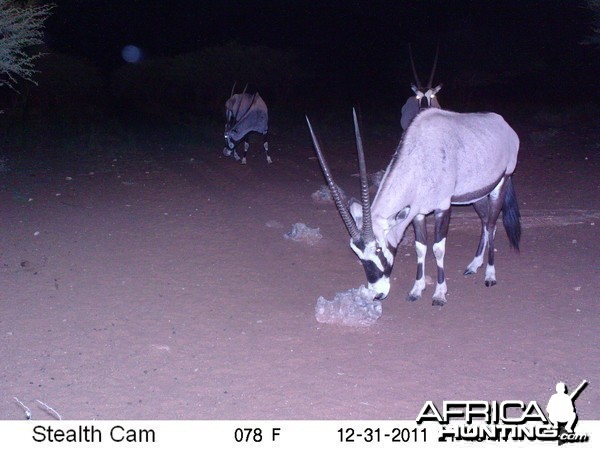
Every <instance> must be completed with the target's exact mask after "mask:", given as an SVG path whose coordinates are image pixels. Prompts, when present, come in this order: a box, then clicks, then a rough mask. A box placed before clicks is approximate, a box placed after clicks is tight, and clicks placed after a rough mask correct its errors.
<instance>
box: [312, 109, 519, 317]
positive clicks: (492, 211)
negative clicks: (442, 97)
mask: <svg viewBox="0 0 600 450" xmlns="http://www.w3.org/2000/svg"><path fill="white" fill-rule="evenodd" d="M307 122H308V126H309V129H310V133H311V136H312V140H313V143H314V146H315V149H316V152H317V156H318V158H319V162H320V163H321V168H322V169H323V173H324V175H325V178H326V180H327V183H328V185H329V188H330V190H331V193H332V197H333V198H334V200H335V203H336V205H337V208H338V210H339V212H340V215H341V216H342V219H343V220H344V223H345V224H346V227H347V229H348V232H349V233H350V236H351V240H350V246H351V247H352V250H354V252H355V253H356V255H357V256H358V257H359V259H360V261H361V262H362V265H363V267H364V270H365V273H366V275H367V280H368V284H369V288H371V289H372V290H374V291H375V292H376V298H380V299H381V298H385V297H386V296H387V295H388V293H389V290H390V273H391V271H392V266H393V264H394V255H395V253H396V249H397V247H398V244H399V243H400V241H401V239H402V237H403V235H404V232H405V230H406V227H408V225H409V224H410V223H411V222H412V223H413V225H414V229H415V247H416V253H417V279H416V281H415V284H414V286H413V288H412V290H411V291H410V293H409V295H408V300H410V301H414V300H417V299H419V298H420V297H421V293H422V291H423V290H424V289H425V254H426V251H427V228H426V224H425V216H427V215H428V214H430V213H434V215H435V242H434V244H433V253H434V255H435V259H436V262H437V285H436V288H435V292H434V294H433V305H440V306H441V305H444V304H445V303H446V292H447V288H446V280H445V275H444V253H445V247H446V236H447V234H448V224H449V221H450V205H451V204H459V205H462V204H473V205H474V207H475V210H476V211H477V214H478V215H479V217H480V219H481V223H482V232H481V238H480V241H479V246H478V247H477V252H476V254H475V258H474V259H473V261H472V262H471V263H470V264H469V266H468V267H467V269H466V270H465V275H467V274H472V273H475V272H476V271H477V269H478V268H479V267H480V266H481V265H482V263H483V252H484V250H485V248H486V246H487V247H488V264H487V268H486V271H485V284H486V286H493V285H494V284H496V276H495V269H494V237H495V232H496V221H497V219H498V216H499V214H500V211H502V213H503V223H504V227H505V229H506V232H507V235H508V238H509V242H510V245H511V247H513V248H514V249H515V250H517V251H518V249H519V240H520V235H521V225H520V215H519V208H518V205H517V199H516V196H515V191H514V188H513V185H512V179H511V176H512V174H513V172H514V170H515V166H516V164H517V153H518V151H519V138H518V136H517V134H516V133H515V132H514V131H513V129H512V128H511V127H510V126H509V125H508V124H507V123H506V122H505V121H504V119H503V118H502V117H501V116H499V115H498V114H494V113H470V114H460V113H455V112H451V111H445V110H441V109H437V108H430V109H427V110H425V111H423V112H421V113H420V114H419V115H417V117H416V118H415V119H414V120H413V122H412V124H411V126H410V127H409V128H408V130H406V133H405V134H404V136H403V137H402V140H401V141H400V144H399V146H398V148H397V149H396V152H395V154H394V156H393V158H392V161H391V162H390V164H389V165H388V167H387V169H386V171H385V174H384V176H383V179H382V180H381V184H380V185H379V189H378V191H377V194H376V195H375V198H374V200H373V203H372V204H371V203H370V199H369V186H368V183H367V170H366V166H365V157H364V152H363V147H362V138H361V135H360V130H359V128H358V121H357V119H356V113H354V127H355V134H356V145H357V149H358V161H359V173H360V183H361V204H360V205H359V204H358V202H356V201H354V202H352V203H351V204H350V206H349V207H348V206H346V204H344V203H343V202H342V200H341V196H340V194H339V191H338V187H337V185H336V184H335V182H334V181H333V178H332V176H331V173H330V171H329V168H328V166H327V163H326V161H325V158H324V156H323V153H322V151H321V148H320V146H319V143H318V141H317V138H316V135H315V133H314V131H313V129H312V126H311V124H310V122H309V121H308V118H307Z"/></svg>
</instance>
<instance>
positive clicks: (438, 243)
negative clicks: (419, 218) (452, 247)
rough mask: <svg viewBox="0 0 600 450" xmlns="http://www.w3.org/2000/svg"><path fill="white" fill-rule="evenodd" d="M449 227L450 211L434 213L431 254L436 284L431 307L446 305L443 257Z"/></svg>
mask: <svg viewBox="0 0 600 450" xmlns="http://www.w3.org/2000/svg"><path fill="white" fill-rule="evenodd" d="M449 225H450V209H449V208H448V209H445V210H436V211H435V243H434V244H433V254H434V255H435V262H436V264H437V284H436V286H435V292H434V293H433V305H434V306H443V305H445V304H446V293H447V292H448V288H447V287H446V275H445V273H444V255H445V254H446V236H448V226H449Z"/></svg>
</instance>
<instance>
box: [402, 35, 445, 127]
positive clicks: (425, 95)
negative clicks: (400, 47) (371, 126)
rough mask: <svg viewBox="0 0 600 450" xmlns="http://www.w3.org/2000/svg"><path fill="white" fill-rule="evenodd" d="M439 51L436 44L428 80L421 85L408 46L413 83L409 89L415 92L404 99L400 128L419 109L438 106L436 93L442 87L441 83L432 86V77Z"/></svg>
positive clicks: (407, 123)
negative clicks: (425, 84)
mask: <svg viewBox="0 0 600 450" xmlns="http://www.w3.org/2000/svg"><path fill="white" fill-rule="evenodd" d="M439 52H440V47H439V46H438V47H437V49H436V51H435V58H434V60H433V66H432V68H431V74H430V75H429V81H428V82H427V86H423V85H422V84H421V81H420V80H419V75H417V70H416V69H415V61H414V60H413V55H412V48H411V46H410V45H409V46H408V53H409V55H410V65H411V67H412V71H413V76H414V81H415V82H414V83H413V84H411V86H410V87H411V89H412V91H413V92H414V93H415V95H413V96H411V97H409V98H408V100H406V103H404V106H402V117H401V118H400V124H401V125H402V129H403V130H406V129H407V128H408V126H409V125H410V123H411V122H412V121H413V119H414V118H415V116H416V115H417V114H419V112H420V111H422V110H424V109H426V108H440V103H439V102H438V99H437V93H438V92H439V91H440V89H442V84H441V83H440V84H438V85H437V86H435V87H433V77H434V75H435V69H436V67H437V61H438V55H439Z"/></svg>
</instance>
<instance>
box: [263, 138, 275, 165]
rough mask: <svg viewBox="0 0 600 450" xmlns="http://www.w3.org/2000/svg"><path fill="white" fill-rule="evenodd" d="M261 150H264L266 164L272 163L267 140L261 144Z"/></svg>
mask: <svg viewBox="0 0 600 450" xmlns="http://www.w3.org/2000/svg"><path fill="white" fill-rule="evenodd" d="M263 148H264V149H265V155H266V156H267V163H268V164H271V163H272V162H273V160H272V159H271V157H270V156H269V142H268V141H267V140H265V142H263Z"/></svg>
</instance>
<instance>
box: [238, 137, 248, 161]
mask: <svg viewBox="0 0 600 450" xmlns="http://www.w3.org/2000/svg"><path fill="white" fill-rule="evenodd" d="M249 148H250V144H249V143H248V141H247V140H244V156H242V164H246V156H248V149H249ZM238 159H239V158H238Z"/></svg>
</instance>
